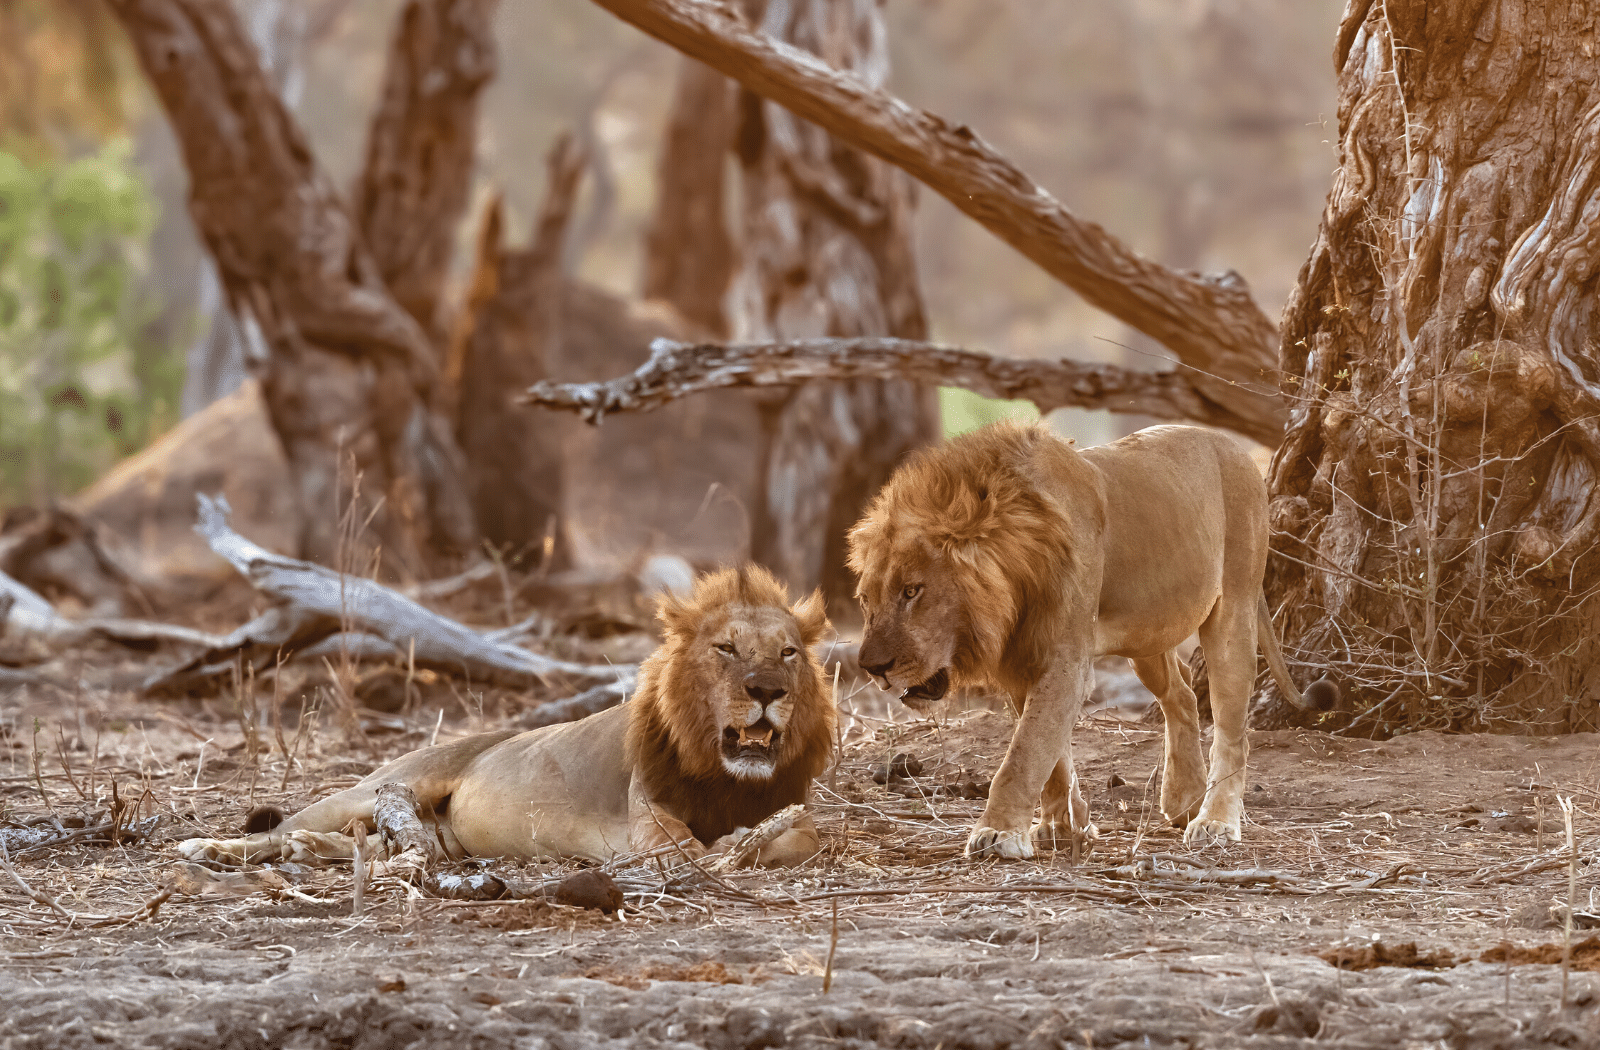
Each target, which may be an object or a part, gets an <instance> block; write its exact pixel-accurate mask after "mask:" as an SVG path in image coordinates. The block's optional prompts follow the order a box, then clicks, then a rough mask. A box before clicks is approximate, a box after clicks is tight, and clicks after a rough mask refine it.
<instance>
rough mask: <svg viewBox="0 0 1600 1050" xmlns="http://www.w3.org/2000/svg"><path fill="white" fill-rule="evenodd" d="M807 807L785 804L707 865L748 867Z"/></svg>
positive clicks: (721, 868) (717, 868)
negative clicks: (763, 848)
mask: <svg viewBox="0 0 1600 1050" xmlns="http://www.w3.org/2000/svg"><path fill="white" fill-rule="evenodd" d="M805 811H806V807H805V806H804V805H801V804H800V803H798V802H797V803H795V804H794V805H792V806H785V807H783V808H782V809H780V810H778V812H776V813H774V814H772V816H770V817H768V818H767V819H766V820H763V821H762V822H761V823H759V824H757V825H756V826H755V827H753V828H751V829H750V830H749V831H746V832H745V833H744V834H743V835H740V836H739V839H738V841H737V842H735V843H734V844H733V845H732V846H730V847H729V848H728V851H727V852H726V853H724V854H723V855H722V856H720V857H717V858H716V859H715V860H713V861H711V863H710V864H708V865H707V867H708V868H709V869H710V870H711V871H718V872H722V871H736V870H738V869H739V868H748V867H750V866H751V865H752V864H754V863H755V862H756V858H757V857H758V856H759V855H760V853H761V850H762V847H764V846H767V845H770V844H771V843H773V842H775V841H776V840H777V838H778V836H780V835H782V834H783V833H784V832H786V831H788V830H789V829H790V828H792V827H794V823H795V821H797V820H799V819H800V816H801V814H803V813H805Z"/></svg>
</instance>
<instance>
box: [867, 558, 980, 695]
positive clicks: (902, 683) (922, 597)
mask: <svg viewBox="0 0 1600 1050" xmlns="http://www.w3.org/2000/svg"><path fill="white" fill-rule="evenodd" d="M952 569H953V567H952V566H951V565H950V564H949V559H948V557H947V556H946V555H944V554H942V553H940V552H938V551H935V550H933V549H932V548H931V547H929V546H928V545H927V544H924V543H909V544H905V545H901V546H897V547H896V548H895V549H894V550H892V551H891V552H890V554H889V556H888V557H886V558H881V559H874V560H873V562H872V564H871V567H870V568H869V569H868V570H867V571H866V572H863V573H862V576H861V585H860V588H859V589H858V591H857V594H858V596H859V597H860V599H861V610H862V612H863V614H864V616H865V620H866V633H865V636H864V637H863V638H862V640H861V668H862V670H864V671H866V672H867V673H868V674H870V675H872V676H873V677H874V678H876V679H877V680H878V681H879V682H880V683H881V684H882V685H883V687H884V688H885V689H888V690H890V691H898V692H899V693H900V700H901V702H902V703H904V704H905V705H906V706H908V707H910V708H912V709H913V710H918V711H920V710H924V709H926V708H927V707H929V706H931V705H932V704H935V703H937V702H938V701H940V700H942V699H944V695H945V693H946V692H947V691H948V690H949V688H950V684H951V681H952V678H953V677H955V678H960V677H962V674H961V673H960V672H964V671H966V670H967V668H966V667H965V666H964V665H965V664H966V663H967V662H968V660H967V659H966V657H967V652H966V650H967V649H968V648H969V647H968V645H967V644H966V643H967V641H968V639H969V638H970V635H971V630H970V626H969V623H968V607H969V604H970V603H969V602H968V601H967V596H966V593H965V591H964V590H963V589H962V586H961V584H960V583H959V582H958V580H957V578H956V577H957V574H956V573H955V572H953V571H952Z"/></svg>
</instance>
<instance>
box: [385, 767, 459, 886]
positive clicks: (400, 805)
mask: <svg viewBox="0 0 1600 1050" xmlns="http://www.w3.org/2000/svg"><path fill="white" fill-rule="evenodd" d="M372 823H373V825H374V826H375V827H376V828H377V830H378V838H379V841H380V842H382V844H383V848H384V849H385V850H387V851H388V853H389V855H390V856H391V857H398V856H400V855H402V854H405V853H415V854H416V855H417V858H418V859H419V860H420V861H421V863H422V865H423V868H424V870H427V869H430V868H432V867H433V866H434V865H435V864H437V863H439V861H440V860H441V859H442V858H443V853H444V851H443V850H441V849H440V848H439V836H438V835H436V834H434V833H433V831H431V830H430V829H429V828H428V826H427V825H426V824H424V823H423V822H422V818H421V817H420V816H418V814H417V793H416V792H415V791H412V790H411V789H410V788H409V787H407V786H406V785H404V784H384V785H382V786H380V787H379V788H378V798H377V801H375V802H374V803H373V804H372Z"/></svg>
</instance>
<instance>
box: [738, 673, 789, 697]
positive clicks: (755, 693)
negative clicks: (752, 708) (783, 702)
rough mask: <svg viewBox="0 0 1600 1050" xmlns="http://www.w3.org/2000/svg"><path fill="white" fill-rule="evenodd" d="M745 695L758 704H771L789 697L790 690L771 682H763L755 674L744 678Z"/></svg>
mask: <svg viewBox="0 0 1600 1050" xmlns="http://www.w3.org/2000/svg"><path fill="white" fill-rule="evenodd" d="M744 691H745V695H746V696H748V697H749V698H750V699H752V700H755V701H756V702H758V703H762V704H770V703H772V701H774V700H777V699H778V698H780V697H783V696H786V695H788V692H789V690H787V689H785V688H784V687H783V686H781V685H777V684H774V683H772V682H771V681H767V682H763V681H761V680H760V679H759V678H757V677H756V675H755V674H754V673H752V674H747V675H745V676H744Z"/></svg>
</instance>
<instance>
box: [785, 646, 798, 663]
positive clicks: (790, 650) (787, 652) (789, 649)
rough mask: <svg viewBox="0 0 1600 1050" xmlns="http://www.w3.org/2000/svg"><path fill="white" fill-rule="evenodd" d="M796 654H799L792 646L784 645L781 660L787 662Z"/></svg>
mask: <svg viewBox="0 0 1600 1050" xmlns="http://www.w3.org/2000/svg"><path fill="white" fill-rule="evenodd" d="M797 652H799V650H798V649H796V648H795V647H794V646H792V645H786V646H784V647H783V658H784V659H785V660H787V659H788V658H789V657H791V656H793V655H794V654H795V653H797Z"/></svg>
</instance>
